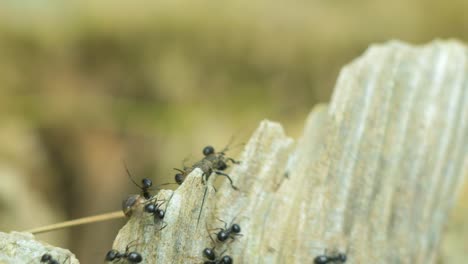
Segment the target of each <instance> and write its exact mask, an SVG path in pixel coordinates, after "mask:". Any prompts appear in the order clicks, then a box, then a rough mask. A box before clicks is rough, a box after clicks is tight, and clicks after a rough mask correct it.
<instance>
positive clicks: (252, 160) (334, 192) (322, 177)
mask: <svg viewBox="0 0 468 264" xmlns="http://www.w3.org/2000/svg"><path fill="white" fill-rule="evenodd" d="M467 55H468V53H467V50H466V48H465V47H464V46H462V45H461V44H458V43H456V42H440V41H437V42H434V43H432V44H430V45H427V46H421V47H410V46H408V45H405V44H402V43H399V42H391V43H388V44H385V45H381V46H374V47H372V48H370V49H369V50H368V51H367V52H366V53H365V55H364V56H363V57H361V58H359V59H357V60H356V61H354V62H353V63H351V64H350V65H349V66H346V67H345V68H344V69H343V70H342V72H341V74H340V77H339V79H338V82H337V85H336V88H335V93H334V95H333V100H332V102H331V104H330V106H328V107H327V106H320V107H317V108H316V109H315V110H314V111H313V112H312V113H311V115H310V116H309V118H308V120H307V123H306V126H305V130H304V135H303V136H302V138H301V139H299V141H298V144H295V143H294V140H293V139H291V138H288V137H287V136H286V135H285V134H284V132H283V129H282V127H281V126H280V125H279V124H276V123H272V122H269V121H264V122H262V123H261V124H260V127H259V128H258V129H257V131H256V132H255V133H254V134H253V136H252V138H251V139H250V141H249V142H248V144H247V145H246V147H245V150H244V152H243V154H242V156H241V157H240V158H239V159H240V160H241V161H242V163H241V164H240V165H237V166H233V168H232V170H231V171H230V172H229V174H230V175H231V177H232V179H233V180H234V183H235V185H236V186H238V187H239V188H240V191H235V190H233V189H232V188H231V187H230V185H229V184H228V183H224V184H223V185H222V187H221V188H219V189H218V191H217V192H214V190H213V188H212V187H211V184H212V181H213V179H214V178H215V177H214V176H212V177H211V178H210V181H209V182H208V184H207V186H208V187H207V188H208V189H207V190H208V192H207V194H208V195H207V199H206V202H205V205H204V208H203V213H202V214H201V221H200V223H199V224H198V225H197V217H198V213H199V210H200V206H201V201H202V197H203V194H204V190H205V186H204V185H202V184H201V179H200V177H201V171H199V170H195V171H194V172H193V173H191V175H189V177H188V178H187V180H186V181H185V182H184V184H183V185H182V186H180V187H179V188H178V189H177V190H176V191H174V192H173V193H172V192H171V191H164V192H162V193H161V194H160V197H159V198H161V197H162V196H164V197H166V199H167V197H169V196H170V195H172V194H173V197H172V199H171V201H170V202H168V203H167V214H166V218H165V221H166V222H167V227H166V228H165V229H163V230H161V231H159V229H158V225H154V226H151V225H150V224H151V223H152V222H153V219H152V218H151V217H150V216H148V215H145V214H144V213H140V214H134V215H133V216H132V217H131V219H130V220H129V222H128V224H127V225H126V226H125V227H124V228H123V229H122V230H121V231H120V233H119V235H118V236H117V238H116V240H115V242H114V248H116V249H119V250H124V249H125V247H126V245H127V244H128V243H129V242H131V241H134V240H136V241H138V243H139V244H138V245H137V246H136V247H135V250H137V251H139V252H140V253H142V255H143V256H144V258H145V263H199V262H202V260H203V257H202V250H203V249H204V248H205V247H213V246H214V245H213V243H212V242H211V241H210V239H209V237H208V232H207V230H206V227H205V225H206V226H208V227H209V228H215V227H222V226H223V224H222V222H220V221H218V220H217V218H221V219H223V220H224V221H226V222H230V221H231V220H232V219H233V218H234V217H235V219H236V222H237V223H239V224H240V225H241V227H242V233H243V236H242V237H240V238H236V240H235V241H233V242H230V243H226V244H217V245H216V252H222V251H224V250H226V254H229V255H231V256H232V257H233V258H234V262H236V263H312V262H313V259H314V258H315V256H317V255H319V254H324V253H325V251H326V252H327V254H331V255H333V254H336V253H337V252H344V253H347V255H348V263H433V262H434V260H435V255H436V253H437V248H438V244H439V241H440V237H441V234H442V231H443V227H444V223H445V222H446V220H447V215H448V212H449V210H450V208H451V206H452V204H453V201H454V199H455V197H456V193H457V190H458V188H459V186H460V185H461V184H460V182H461V181H462V179H463V176H465V175H466V174H467V172H466V166H465V167H463V164H464V162H466V158H467V155H466V154H467V146H468V126H467V123H468V67H467V59H468V56H467Z"/></svg>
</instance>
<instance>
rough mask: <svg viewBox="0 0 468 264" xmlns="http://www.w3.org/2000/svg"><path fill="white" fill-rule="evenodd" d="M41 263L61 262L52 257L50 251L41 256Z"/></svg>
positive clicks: (58, 263)
mask: <svg viewBox="0 0 468 264" xmlns="http://www.w3.org/2000/svg"><path fill="white" fill-rule="evenodd" d="M41 263H47V264H60V262H58V261H57V260H55V259H54V258H52V255H50V254H49V253H45V254H44V255H42V257H41Z"/></svg>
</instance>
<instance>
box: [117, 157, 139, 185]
mask: <svg viewBox="0 0 468 264" xmlns="http://www.w3.org/2000/svg"><path fill="white" fill-rule="evenodd" d="M122 162H123V164H124V167H125V171H127V175H128V178H129V179H130V180H131V181H132V182H133V184H135V185H136V186H137V187H138V188H140V189H141V188H142V186H140V185H139V184H138V183H136V182H135V180H133V177H132V174H131V173H130V170H129V169H128V166H127V163H126V162H125V160H122Z"/></svg>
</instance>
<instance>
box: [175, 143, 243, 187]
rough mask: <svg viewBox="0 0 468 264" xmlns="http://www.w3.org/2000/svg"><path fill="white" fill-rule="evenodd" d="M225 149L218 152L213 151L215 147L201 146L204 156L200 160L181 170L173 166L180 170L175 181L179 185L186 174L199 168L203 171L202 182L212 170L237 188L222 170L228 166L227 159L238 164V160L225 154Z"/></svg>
mask: <svg viewBox="0 0 468 264" xmlns="http://www.w3.org/2000/svg"><path fill="white" fill-rule="evenodd" d="M227 150H228V148H227V147H226V148H225V149H223V150H222V151H220V152H215V149H214V148H213V147H212V146H206V147H205V148H203V155H204V156H205V157H204V158H203V159H202V160H200V161H198V162H196V163H195V164H194V165H193V166H192V167H184V169H183V170H181V169H177V168H174V169H175V170H176V171H178V172H180V173H177V174H176V175H175V177H174V178H175V181H176V182H177V183H178V184H179V185H180V184H182V183H183V182H184V180H185V177H187V175H188V174H190V173H191V172H192V171H193V170H194V169H196V168H199V169H201V170H202V172H203V178H202V181H203V183H205V182H206V181H207V180H208V178H209V177H210V175H211V174H212V173H213V172H214V173H216V174H217V175H220V176H224V177H226V178H228V180H229V182H230V183H231V187H232V188H233V189H234V190H237V189H238V188H237V187H236V186H234V184H233V182H232V179H231V177H230V176H229V175H228V174H226V173H224V172H222V171H224V170H226V169H227V168H228V167H229V166H228V164H227V163H228V161H230V162H232V163H233V164H240V162H239V161H236V160H234V159H233V158H229V157H226V156H225V155H226V151H227Z"/></svg>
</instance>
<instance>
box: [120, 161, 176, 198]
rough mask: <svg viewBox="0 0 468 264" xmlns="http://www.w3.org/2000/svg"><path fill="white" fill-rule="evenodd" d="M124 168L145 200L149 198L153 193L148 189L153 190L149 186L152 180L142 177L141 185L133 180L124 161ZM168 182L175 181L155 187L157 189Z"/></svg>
mask: <svg viewBox="0 0 468 264" xmlns="http://www.w3.org/2000/svg"><path fill="white" fill-rule="evenodd" d="M124 166H125V170H126V171H127V175H128V178H130V180H131V181H132V182H133V184H135V185H136V186H137V187H138V188H140V190H141V195H142V196H143V197H145V199H146V200H150V199H151V198H153V195H151V193H150V191H151V190H153V189H152V188H151V187H152V186H153V181H152V180H150V179H148V178H143V179H142V180H141V185H139V184H138V183H137V182H136V181H135V180H133V177H132V174H131V173H130V170H129V169H128V167H127V164H126V163H125V162H124ZM170 184H175V183H163V184H159V185H157V186H156V187H155V188H156V189H158V190H159V188H158V187H160V186H164V185H170Z"/></svg>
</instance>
